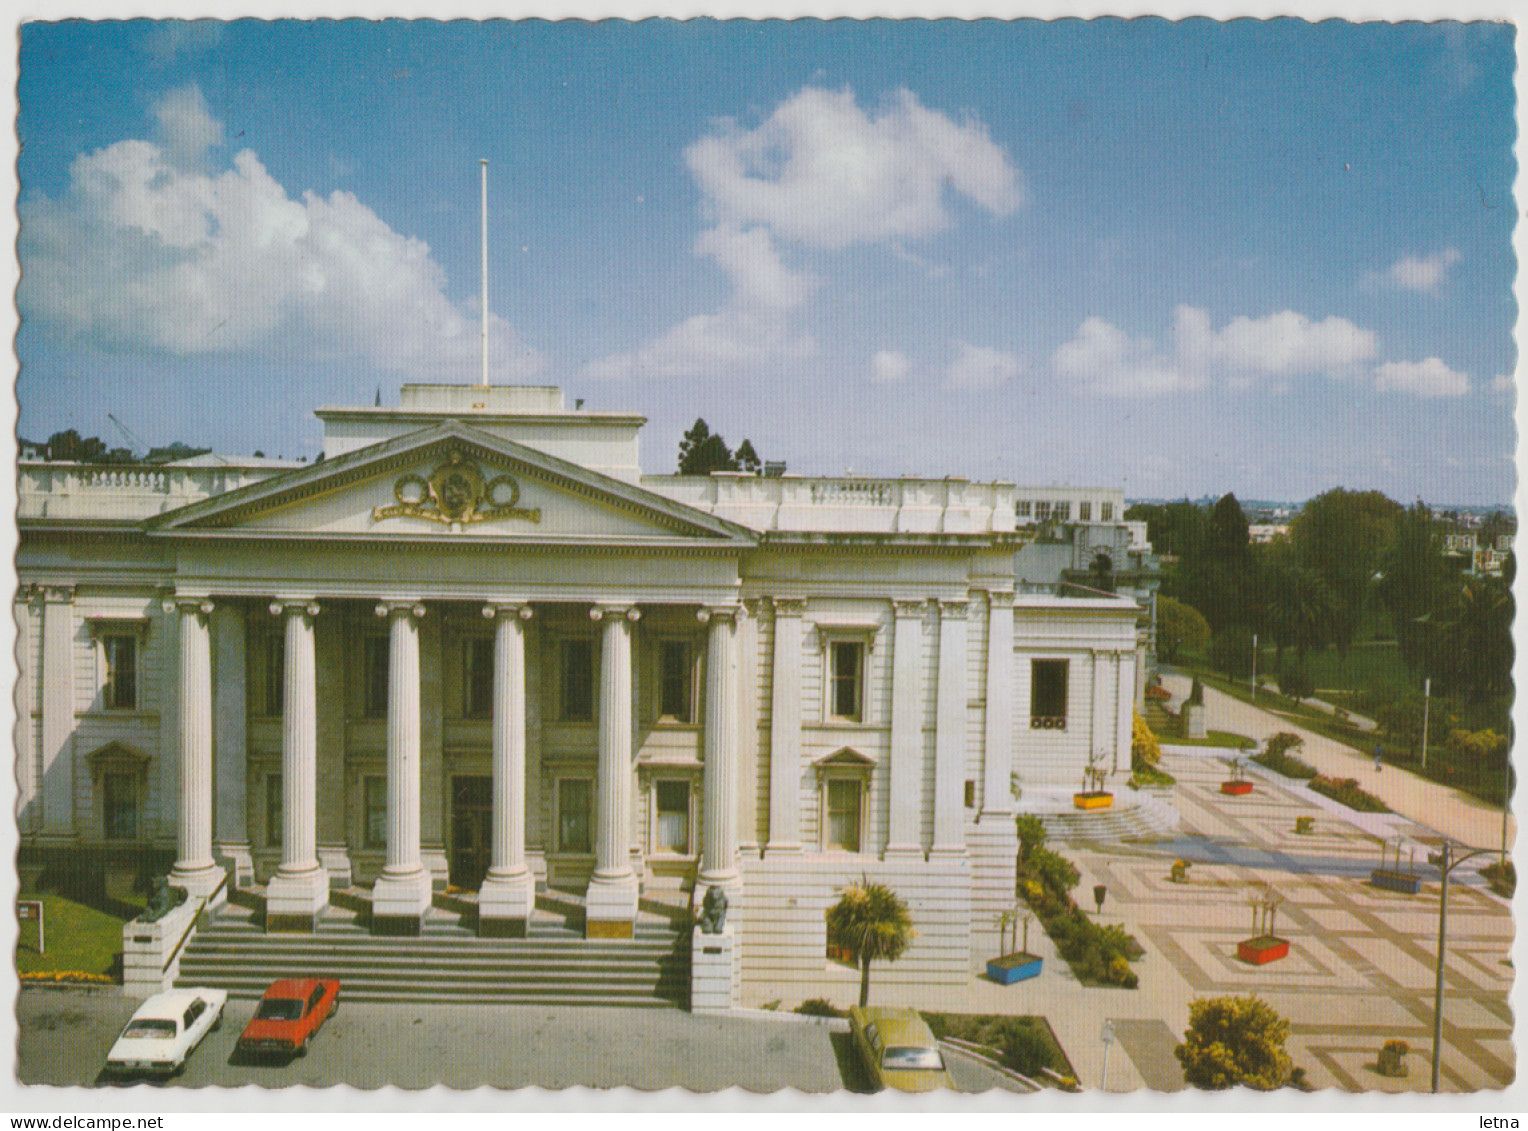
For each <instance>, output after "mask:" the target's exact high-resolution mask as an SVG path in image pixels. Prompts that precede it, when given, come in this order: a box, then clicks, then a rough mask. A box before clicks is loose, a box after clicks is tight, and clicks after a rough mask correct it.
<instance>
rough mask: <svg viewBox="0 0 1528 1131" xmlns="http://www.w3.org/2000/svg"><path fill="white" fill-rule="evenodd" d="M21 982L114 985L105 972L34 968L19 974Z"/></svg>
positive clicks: (61, 984)
mask: <svg viewBox="0 0 1528 1131" xmlns="http://www.w3.org/2000/svg"><path fill="white" fill-rule="evenodd" d="M21 980H22V981H23V982H37V983H40V984H42V985H50V986H51V985H59V986H72V985H83V986H112V985H116V982H115V980H114V979H112V978H109V977H107V976H106V975H105V974H87V973H85V971H83V970H34V971H30V972H25V973H23V974H22V975H21Z"/></svg>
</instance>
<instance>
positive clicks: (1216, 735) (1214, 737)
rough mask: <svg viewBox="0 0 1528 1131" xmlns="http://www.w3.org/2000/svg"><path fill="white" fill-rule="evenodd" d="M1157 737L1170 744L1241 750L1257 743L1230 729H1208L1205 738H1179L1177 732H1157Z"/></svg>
mask: <svg viewBox="0 0 1528 1131" xmlns="http://www.w3.org/2000/svg"><path fill="white" fill-rule="evenodd" d="M1155 734H1156V736H1157V738H1158V739H1159V740H1161V741H1162V742H1164V743H1166V744H1167V745H1168V746H1223V747H1225V748H1226V749H1229V750H1239V749H1241V748H1242V747H1243V746H1253V745H1256V744H1255V743H1254V742H1253V741H1252V740H1251V739H1250V738H1248V737H1247V736H1246V735H1244V734H1232V733H1231V732H1230V731H1228V730H1207V731H1205V732H1204V737H1203V738H1179V737H1178V736H1177V735H1175V734H1164V733H1162V732H1161V731H1156V732H1155Z"/></svg>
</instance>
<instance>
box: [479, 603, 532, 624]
mask: <svg viewBox="0 0 1528 1131" xmlns="http://www.w3.org/2000/svg"><path fill="white" fill-rule="evenodd" d="M532 615H533V614H532V612H531V607H530V605H529V603H527V602H525V601H490V602H489V603H488V604H486V605H484V606H483V618H484V619H485V620H495V619H497V618H498V617H519V618H520V619H521V620H530V619H531V616H532Z"/></svg>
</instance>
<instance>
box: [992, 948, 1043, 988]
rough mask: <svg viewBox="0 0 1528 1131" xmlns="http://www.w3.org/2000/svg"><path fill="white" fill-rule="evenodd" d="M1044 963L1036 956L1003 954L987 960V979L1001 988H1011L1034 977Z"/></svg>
mask: <svg viewBox="0 0 1528 1131" xmlns="http://www.w3.org/2000/svg"><path fill="white" fill-rule="evenodd" d="M1044 962H1045V959H1043V958H1041V957H1040V956H1039V955H1037V954H1005V955H1003V957H1002V958H990V959H988V960H987V977H989V978H991V979H992V980H993V981H994V982H996V983H998V984H999V985H1002V986H1011V985H1013V984H1014V983H1015V982H1023V981H1025V980H1027V979H1029V978H1033V977H1036V976H1037V975H1038V974H1039V973H1040V967H1041V965H1042V964H1043V963H1044Z"/></svg>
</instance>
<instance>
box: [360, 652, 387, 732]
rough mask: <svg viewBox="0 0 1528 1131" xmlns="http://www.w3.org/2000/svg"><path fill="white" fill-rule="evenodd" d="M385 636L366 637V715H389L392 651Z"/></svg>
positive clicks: (376, 716) (377, 717)
mask: <svg viewBox="0 0 1528 1131" xmlns="http://www.w3.org/2000/svg"><path fill="white" fill-rule="evenodd" d="M389 644H390V642H389V640H388V638H387V637H385V636H368V637H367V638H366V657H365V659H366V672H365V675H366V717H367V718H368V719H385V718H386V717H387V681H388V654H389V652H390V651H391V648H390V647H389Z"/></svg>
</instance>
